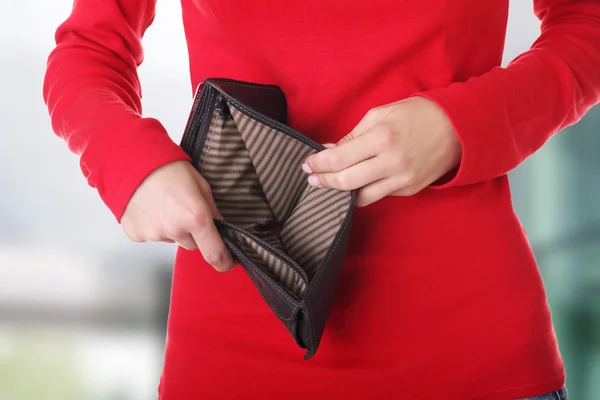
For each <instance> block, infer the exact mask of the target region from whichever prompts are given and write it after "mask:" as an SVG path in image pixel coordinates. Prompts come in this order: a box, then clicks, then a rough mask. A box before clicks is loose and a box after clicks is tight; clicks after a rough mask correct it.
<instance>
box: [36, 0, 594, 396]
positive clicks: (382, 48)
mask: <svg viewBox="0 0 600 400" xmlns="http://www.w3.org/2000/svg"><path fill="white" fill-rule="evenodd" d="M534 3H535V13H536V15H537V16H538V17H539V18H540V19H541V20H542V32H541V36H540V37H539V39H538V40H537V41H536V43H535V44H534V46H533V47H532V49H531V50H529V51H527V52H526V53H524V54H522V55H521V56H520V57H518V58H517V59H516V60H515V61H513V62H512V63H511V64H510V65H509V66H508V67H506V68H500V67H498V66H499V64H500V62H501V58H502V50H503V45H504V36H505V30H506V22H507V14H508V2H507V1H501V0H496V1H492V0H484V1H482V0H463V1H449V0H431V1H420V0H404V1H392V0H371V1H369V2H366V1H357V2H345V1H341V0H319V1H311V0H305V1H288V2H281V1H275V0H267V1H260V2H254V1H250V0H237V1H233V0H219V1H216V0H183V1H182V8H183V22H184V25H185V33H186V38H187V42H188V47H189V55H190V69H191V78H192V86H193V87H194V88H195V87H196V86H197V85H198V84H199V83H200V82H201V81H202V80H203V79H204V78H206V77H222V78H233V79H238V80H243V81H252V82H259V83H270V84H276V85H278V86H280V87H281V88H282V89H283V91H284V93H285V94H286V97H287V100H288V107H289V121H290V124H291V125H292V126H293V127H294V128H295V129H297V130H298V131H300V132H302V133H304V134H306V135H309V136H311V137H312V138H314V139H315V140H317V141H320V142H321V143H327V144H331V146H329V147H330V148H329V149H327V150H325V151H323V152H321V153H319V154H317V155H313V156H311V157H309V158H308V159H307V160H306V162H305V164H304V165H302V166H300V165H299V166H298V168H301V167H302V168H303V169H304V170H305V171H306V172H307V179H309V182H311V183H312V184H314V185H318V186H323V187H331V188H338V189H359V195H358V196H359V197H358V205H359V206H360V207H359V208H357V210H356V212H355V217H354V221H353V230H352V237H351V244H350V250H349V252H348V254H347V258H346V262H345V265H344V270H343V273H342V277H341V281H340V284H339V289H338V292H337V295H336V300H335V304H334V306H333V309H332V311H331V314H330V317H329V322H328V325H327V329H326V331H325V334H324V337H323V339H322V342H321V347H320V350H319V353H318V354H317V355H316V356H315V357H314V358H313V359H311V360H309V361H304V360H303V359H302V355H303V352H302V351H301V350H300V349H298V348H297V347H296V345H295V344H294V343H293V341H292V340H290V338H289V336H288V334H287V332H286V331H285V328H284V327H283V326H282V325H281V324H280V322H279V321H278V320H277V318H275V317H274V316H273V315H272V313H271V311H270V310H269V309H268V307H267V305H266V304H265V303H264V302H263V301H262V299H261V298H260V295H259V294H258V292H257V291H256V290H255V288H254V287H253V285H252V283H251V281H250V280H249V279H248V277H247V276H246V274H245V273H244V271H243V270H242V269H241V268H233V267H234V261H233V260H232V258H231V256H230V254H229V253H228V252H227V250H226V248H225V246H224V244H223V242H222V241H221V239H220V238H219V236H218V234H217V232H216V230H215V227H214V225H213V223H212V218H213V217H218V210H217V209H216V207H215V205H214V203H213V201H212V199H211V195H210V188H209V186H208V184H207V183H206V182H205V181H204V180H203V178H202V177H201V176H200V175H199V174H198V173H197V172H196V170H195V169H194V168H193V167H192V165H191V164H190V163H189V162H188V160H189V158H188V156H187V155H186V154H185V153H184V152H183V151H182V150H181V148H180V147H178V146H177V145H176V144H175V143H173V142H172V141H171V140H170V139H169V137H168V135H167V133H166V132H165V129H164V128H163V127H162V125H161V124H160V123H159V122H158V121H156V120H155V119H151V118H143V117H141V116H140V114H141V108H140V96H141V90H140V85H139V81H138V77H137V74H136V68H137V66H138V65H139V64H140V63H141V62H142V58H143V56H142V54H143V53H142V47H141V38H142V35H143V33H144V31H145V30H146V28H147V27H148V26H149V25H150V23H151V22H152V19H153V17H154V11H155V9H154V6H155V2H154V1H152V0H110V1H108V0H107V1H100V0H78V1H76V2H75V5H74V8H73V12H72V14H71V16H70V17H69V18H68V20H67V21H65V22H64V23H63V24H62V25H61V26H60V27H59V29H58V31H57V34H56V41H57V47H56V49H55V50H54V51H53V52H52V54H51V55H50V59H49V63H48V70H47V74H46V79H45V85H44V96H45V100H46V102H47V104H48V107H49V109H50V111H51V114H52V124H53V128H54V130H55V132H56V133H57V134H58V135H60V136H61V137H62V138H64V139H65V140H66V141H67V143H68V145H69V146H70V148H71V149H72V150H73V151H74V152H76V153H78V154H80V155H81V167H82V170H83V172H84V174H85V176H86V177H87V179H88V181H89V183H90V185H92V186H94V187H95V188H97V190H98V192H99V194H100V196H101V197H102V199H103V200H104V202H105V203H106V204H107V206H108V207H109V208H110V209H111V210H112V212H113V213H114V215H115V217H116V218H117V220H119V221H120V222H121V224H122V226H123V228H124V230H125V232H126V233H127V235H128V236H129V237H130V238H131V239H132V240H134V241H136V242H142V241H164V242H176V243H178V244H179V245H180V246H181V247H180V248H179V250H178V252H177V257H176V262H175V271H174V281H173V292H172V301H171V311H170V317H169V325H168V341H167V349H166V356H165V364H164V370H163V375H162V379H161V385H160V389H159V393H160V398H161V399H164V400H173V399H242V398H243V399H246V398H248V399H255V398H256V399H259V398H260V399H305V398H307V397H308V398H318V399H396V398H402V399H453V400H459V399H482V400H483V399H486V400H491V399H517V398H528V397H534V396H542V397H540V398H556V399H559V398H563V399H564V398H566V392H565V390H564V389H562V390H561V388H563V386H564V383H565V373H564V367H563V362H562V359H561V356H560V353H559V350H558V347H557V344H556V338H555V335H554V331H553V328H552V323H551V318H550V313H549V310H548V306H547V302H546V298H545V293H544V288H543V286H542V281H541V279H540V275H539V272H538V269H537V266H536V263H535V260H534V257H533V254H532V252H531V249H530V247H529V244H528V242H527V239H526V236H525V233H524V232H523V229H522V227H521V225H520V223H519V221H518V219H517V217H516V215H515V213H514V211H513V207H512V204H511V197H510V191H509V183H508V178H507V176H506V174H507V172H508V171H510V170H511V169H513V168H515V167H516V166H517V165H519V163H520V162H521V161H523V160H524V159H525V158H526V157H528V156H530V155H531V154H532V153H533V152H534V151H536V150H537V149H538V148H540V146H542V144H543V143H544V142H545V141H546V140H547V139H548V138H549V137H550V136H551V135H553V134H554V133H555V132H557V131H559V130H560V129H562V128H564V127H566V126H568V125H570V124H573V123H575V122H576V121H578V120H579V119H580V118H581V117H582V116H583V115H584V113H585V112H586V111H587V110H588V109H589V108H590V107H591V106H592V105H594V104H595V103H596V102H598V99H599V96H600V69H598V65H600V2H598V1H597V0H536V1H535V2H534ZM333 144H335V146H334V145H333ZM210 266H212V267H213V268H210ZM228 270H231V271H230V272H228V273H224V274H221V273H218V272H217V271H228ZM544 396H545V397H544Z"/></svg>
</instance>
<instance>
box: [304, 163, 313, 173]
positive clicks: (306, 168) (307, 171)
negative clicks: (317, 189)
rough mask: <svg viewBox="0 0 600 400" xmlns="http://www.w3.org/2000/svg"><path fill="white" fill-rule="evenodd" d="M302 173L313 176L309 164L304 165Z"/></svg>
mask: <svg viewBox="0 0 600 400" xmlns="http://www.w3.org/2000/svg"><path fill="white" fill-rule="evenodd" d="M302 171H304V172H306V173H307V174H312V172H313V171H312V169H311V168H310V166H309V165H308V164H307V163H304V164H302Z"/></svg>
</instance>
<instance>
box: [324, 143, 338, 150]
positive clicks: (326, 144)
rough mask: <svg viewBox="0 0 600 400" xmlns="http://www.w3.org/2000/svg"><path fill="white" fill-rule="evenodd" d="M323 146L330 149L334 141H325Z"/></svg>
mask: <svg viewBox="0 0 600 400" xmlns="http://www.w3.org/2000/svg"><path fill="white" fill-rule="evenodd" d="M323 146H324V147H327V148H328V149H331V148H332V147H335V143H325V144H323Z"/></svg>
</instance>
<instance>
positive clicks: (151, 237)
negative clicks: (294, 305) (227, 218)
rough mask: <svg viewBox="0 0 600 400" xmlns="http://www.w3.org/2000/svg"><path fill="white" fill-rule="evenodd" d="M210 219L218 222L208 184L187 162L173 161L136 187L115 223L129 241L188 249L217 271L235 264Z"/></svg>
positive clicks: (218, 216)
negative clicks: (163, 244)
mask: <svg viewBox="0 0 600 400" xmlns="http://www.w3.org/2000/svg"><path fill="white" fill-rule="evenodd" d="M213 218H214V219H223V217H222V216H221V215H220V214H219V211H218V210H217V206H216V205H215V202H214V200H213V198H212V194H211V190H210V186H209V184H208V183H207V182H206V181H205V180H204V178H202V176H200V174H199V173H198V172H197V171H196V169H194V167H193V166H192V164H191V163H189V162H188V161H174V162H172V163H169V164H166V165H163V166H162V167H160V168H157V169H156V170H155V171H153V172H152V173H151V174H150V175H148V177H147V178H146V179H145V180H144V181H143V182H142V183H141V185H140V186H139V187H138V188H137V190H136V191H135V193H134V194H133V196H132V197H131V200H129V203H128V205H127V208H126V209H125V213H124V214H123V217H122V218H121V225H122V226H123V229H124V231H125V234H126V235H127V236H128V237H129V238H130V239H131V240H133V241H134V242H137V243H141V242H146V241H147V242H168V243H173V242H176V243H178V244H179V245H180V246H181V247H184V248H186V249H188V250H194V249H199V250H200V253H202V256H203V257H204V259H205V260H206V261H207V262H208V263H209V264H210V265H212V266H213V267H214V268H215V269H216V270H217V271H228V270H230V269H232V268H233V267H234V266H235V265H236V264H235V262H234V261H233V258H232V257H231V253H230V252H229V250H228V249H227V247H226V246H225V243H223V240H222V239H221V236H220V235H219V232H218V231H217V228H216V226H215V224H214V222H213Z"/></svg>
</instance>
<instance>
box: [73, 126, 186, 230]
mask: <svg viewBox="0 0 600 400" xmlns="http://www.w3.org/2000/svg"><path fill="white" fill-rule="evenodd" d="M129 122H131V121H129ZM128 125H133V126H129V127H128V129H127V128H125V129H127V130H129V132H128V134H127V135H122V136H121V139H122V141H120V142H119V144H118V146H106V147H105V146H102V148H96V149H95V153H96V156H95V157H93V159H94V160H98V159H103V160H104V161H103V162H100V163H99V164H98V165H95V166H94V169H92V170H89V169H88V168H86V166H85V165H83V163H82V169H83V170H84V171H85V172H87V173H86V175H88V182H89V184H90V185H91V186H93V187H95V188H96V189H97V190H98V193H99V194H100V197H101V198H102V200H103V201H104V203H105V204H106V205H107V206H108V208H109V209H110V211H111V212H112V213H113V215H114V216H115V218H116V219H117V221H119V222H120V221H121V217H122V216H123V213H124V212H125V208H126V207H127V204H128V203H129V200H130V199H131V197H132V196H133V194H134V192H135V191H136V189H137V188H138V186H139V185H140V184H141V183H142V182H143V181H144V179H146V177H148V175H150V173H151V172H153V171H154V170H156V169H157V168H159V167H161V166H163V165H166V164H168V163H170V162H173V161H178V160H188V161H190V157H189V156H188V154H187V153H185V151H184V150H183V149H182V148H181V147H179V146H178V145H177V144H175V143H174V142H173V140H171V138H170V137H169V135H168V133H167V132H166V130H165V128H164V127H163V126H162V124H161V123H160V122H158V121H157V120H155V119H152V118H138V119H137V121H135V123H134V124H128ZM121 129H124V128H123V127H121ZM135 131H137V132H135ZM96 167H97V168H96ZM86 170H87V171H86Z"/></svg>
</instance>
